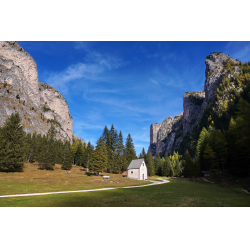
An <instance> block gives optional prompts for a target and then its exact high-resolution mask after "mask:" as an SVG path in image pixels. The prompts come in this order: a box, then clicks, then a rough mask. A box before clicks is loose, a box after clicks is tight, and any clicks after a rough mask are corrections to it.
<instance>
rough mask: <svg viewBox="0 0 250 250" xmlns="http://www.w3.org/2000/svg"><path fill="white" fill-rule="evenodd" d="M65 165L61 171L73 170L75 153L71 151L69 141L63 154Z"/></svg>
mask: <svg viewBox="0 0 250 250" xmlns="http://www.w3.org/2000/svg"><path fill="white" fill-rule="evenodd" d="M63 159H64V160H63V163H62V166H61V169H63V170H70V169H71V168H72V160H73V153H72V151H71V145H70V142H69V141H66V142H65V145H64V152H63Z"/></svg>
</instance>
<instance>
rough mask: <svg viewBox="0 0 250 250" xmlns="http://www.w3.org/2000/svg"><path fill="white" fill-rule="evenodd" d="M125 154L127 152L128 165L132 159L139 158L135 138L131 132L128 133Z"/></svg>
mask: <svg viewBox="0 0 250 250" xmlns="http://www.w3.org/2000/svg"><path fill="white" fill-rule="evenodd" d="M125 154H126V166H128V165H129V164H130V162H131V161H132V160H135V159H137V156H136V152H135V148H134V143H133V139H132V137H131V135H130V134H128V137H127V139H126V144H125Z"/></svg>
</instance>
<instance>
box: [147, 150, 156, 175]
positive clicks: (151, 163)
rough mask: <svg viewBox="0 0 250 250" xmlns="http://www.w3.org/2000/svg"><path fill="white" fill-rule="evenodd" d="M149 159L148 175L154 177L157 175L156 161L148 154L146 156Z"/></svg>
mask: <svg viewBox="0 0 250 250" xmlns="http://www.w3.org/2000/svg"><path fill="white" fill-rule="evenodd" d="M146 159H147V163H146V166H147V170H148V175H149V176H153V175H154V174H155V166H154V159H153V156H152V154H151V153H147V156H146Z"/></svg>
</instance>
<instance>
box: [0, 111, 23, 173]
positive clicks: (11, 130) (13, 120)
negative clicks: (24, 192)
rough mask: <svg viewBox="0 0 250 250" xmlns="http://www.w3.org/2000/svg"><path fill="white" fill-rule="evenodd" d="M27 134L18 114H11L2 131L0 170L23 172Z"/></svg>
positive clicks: (0, 139) (0, 138)
mask: <svg viewBox="0 0 250 250" xmlns="http://www.w3.org/2000/svg"><path fill="white" fill-rule="evenodd" d="M24 140H25V132H24V130H23V126H22V124H21V118H20V116H19V114H18V113H15V114H11V116H10V117H9V118H8V119H7V120H6V121H5V123H4V125H3V127H2V128H1V130H0V170H1V171H5V172H11V171H22V167H23V160H24Z"/></svg>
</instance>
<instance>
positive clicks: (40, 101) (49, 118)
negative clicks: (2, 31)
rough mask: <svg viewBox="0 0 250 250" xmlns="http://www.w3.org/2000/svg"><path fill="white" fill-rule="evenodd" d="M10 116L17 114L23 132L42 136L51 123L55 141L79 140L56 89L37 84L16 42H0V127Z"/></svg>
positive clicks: (29, 61)
mask: <svg viewBox="0 0 250 250" xmlns="http://www.w3.org/2000/svg"><path fill="white" fill-rule="evenodd" d="M13 112H18V113H19V114H20V116H21V118H22V121H23V125H24V127H25V131H26V132H29V133H34V132H35V131H36V132H37V133H39V134H42V135H43V134H46V133H47V131H48V129H49V128H50V126H51V123H53V124H54V125H55V126H56V129H57V131H58V132H59V133H58V138H61V139H63V140H64V139H67V140H72V139H73V138H79V137H77V136H76V135H74V133H73V131H72V129H73V120H72V117H71V115H70V111H69V108H68V104H67V102H66V100H65V99H64V97H63V96H62V95H61V94H60V93H59V92H58V91H57V90H56V89H55V88H53V87H52V86H50V85H49V84H45V83H42V82H39V81H38V72H37V65H36V62H35V61H34V59H33V58H32V57H31V56H30V55H29V54H28V53H27V52H26V51H25V50H24V49H23V48H21V47H20V46H19V45H18V44H17V43H16V42H0V125H2V124H3V123H4V121H5V120H6V118H7V117H9V116H10V114H11V113H13ZM82 141H83V140H82ZM83 142H84V143H85V141H83Z"/></svg>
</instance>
